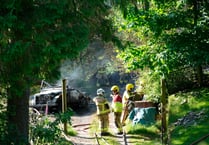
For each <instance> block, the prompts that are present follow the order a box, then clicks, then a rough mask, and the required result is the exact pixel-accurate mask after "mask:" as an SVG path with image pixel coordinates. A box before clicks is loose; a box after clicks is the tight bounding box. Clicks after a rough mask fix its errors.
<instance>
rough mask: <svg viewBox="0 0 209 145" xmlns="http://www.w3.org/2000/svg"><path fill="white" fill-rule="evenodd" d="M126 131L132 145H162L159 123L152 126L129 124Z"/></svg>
mask: <svg viewBox="0 0 209 145" xmlns="http://www.w3.org/2000/svg"><path fill="white" fill-rule="evenodd" d="M125 130H126V132H127V134H128V135H129V136H133V137H131V138H130V139H129V141H130V142H131V144H132V145H141V144H143V145H161V141H160V130H159V122H156V123H155V124H153V125H151V126H146V125H141V124H136V125H133V124H132V123H129V124H127V125H126V126H125Z"/></svg>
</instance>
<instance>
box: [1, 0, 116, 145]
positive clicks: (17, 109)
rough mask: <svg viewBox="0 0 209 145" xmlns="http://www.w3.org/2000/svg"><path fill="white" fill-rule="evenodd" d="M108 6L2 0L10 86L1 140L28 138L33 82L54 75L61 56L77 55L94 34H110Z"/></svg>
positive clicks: (5, 78)
mask: <svg viewBox="0 0 209 145" xmlns="http://www.w3.org/2000/svg"><path fill="white" fill-rule="evenodd" d="M107 10H108V9H107V7H106V6H105V4H104V3H103V1H94V0H88V1H82V0H72V1H68V0H63V1H56V0H47V1H42V0H34V1H30V0H17V1H1V5H0V12H1V16H0V76H1V78H0V84H1V87H2V88H5V89H6V90H7V131H5V132H6V137H5V138H7V141H5V142H3V141H1V142H2V143H3V144H21V145H22V144H28V134H29V132H28V108H29V104H28V102H29V95H30V91H29V90H30V86H31V84H33V82H35V81H37V80H40V79H47V80H49V79H50V80H52V79H56V78H57V77H58V76H59V71H58V70H59V66H60V63H61V61H62V60H64V59H66V58H75V57H76V56H77V55H78V54H79V52H80V51H81V50H82V49H84V48H85V47H86V46H87V44H88V42H89V40H90V38H92V37H93V36H95V35H100V34H102V35H101V36H102V38H104V39H106V40H107V38H108V37H107V35H109V34H111V31H112V30H111V26H110V25H109V24H110V23H109V21H108V20H106V19H105V17H104V16H105V15H106V14H107ZM104 24H105V25H104ZM101 29H105V31H101ZM102 32H103V33H102ZM109 39H111V37H109Z"/></svg>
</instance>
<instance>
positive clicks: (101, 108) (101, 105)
mask: <svg viewBox="0 0 209 145" xmlns="http://www.w3.org/2000/svg"><path fill="white" fill-rule="evenodd" d="M93 101H94V102H95V104H96V106H97V115H102V114H106V113H110V107H109V103H108V101H107V99H106V98H104V97H103V96H96V97H95V98H94V99H93Z"/></svg>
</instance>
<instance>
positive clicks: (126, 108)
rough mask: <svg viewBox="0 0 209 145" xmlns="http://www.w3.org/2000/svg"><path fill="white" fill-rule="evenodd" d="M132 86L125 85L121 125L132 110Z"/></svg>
mask: <svg viewBox="0 0 209 145" xmlns="http://www.w3.org/2000/svg"><path fill="white" fill-rule="evenodd" d="M133 91H134V85H133V84H127V85H126V90H125V91H124V93H123V100H122V102H123V113H122V116H121V123H122V125H125V121H126V119H127V117H128V115H129V113H130V112H131V110H132V109H133V108H134V103H133V101H132V100H133V97H134V95H135V94H134V92H133Z"/></svg>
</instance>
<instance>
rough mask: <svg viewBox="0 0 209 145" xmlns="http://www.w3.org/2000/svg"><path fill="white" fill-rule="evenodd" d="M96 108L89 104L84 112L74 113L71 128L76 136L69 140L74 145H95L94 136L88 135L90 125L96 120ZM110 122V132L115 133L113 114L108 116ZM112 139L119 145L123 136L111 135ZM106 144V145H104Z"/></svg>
mask: <svg viewBox="0 0 209 145" xmlns="http://www.w3.org/2000/svg"><path fill="white" fill-rule="evenodd" d="M95 113H96V107H95V105H94V104H90V105H89V107H88V108H87V109H85V110H82V111H78V112H76V114H75V115H73V116H72V126H73V128H74V129H75V130H76V131H77V133H78V134H77V136H71V137H70V139H71V141H72V142H73V144H74V145H97V144H98V143H97V141H96V138H95V135H94V134H93V135H91V134H92V133H90V126H89V125H90V124H91V123H92V122H93V121H94V120H95V118H96V114H95ZM109 117H110V118H109V121H110V132H113V133H114V132H115V125H114V120H113V113H110V115H109ZM111 137H112V138H114V140H116V141H117V142H118V143H119V144H121V145H122V144H123V136H122V135H120V136H115V135H112V136H111ZM106 144H108V143H106Z"/></svg>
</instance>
